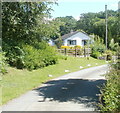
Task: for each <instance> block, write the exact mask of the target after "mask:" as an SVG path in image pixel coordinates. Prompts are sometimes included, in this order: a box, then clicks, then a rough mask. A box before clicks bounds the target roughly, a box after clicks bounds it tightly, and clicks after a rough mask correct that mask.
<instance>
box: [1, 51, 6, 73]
mask: <svg viewBox="0 0 120 113" xmlns="http://www.w3.org/2000/svg"><path fill="white" fill-rule="evenodd" d="M6 65H7V64H6V57H5V56H4V53H3V52H2V51H0V74H5V73H6V72H7V70H6Z"/></svg>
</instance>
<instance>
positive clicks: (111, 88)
mask: <svg viewBox="0 0 120 113" xmlns="http://www.w3.org/2000/svg"><path fill="white" fill-rule="evenodd" d="M118 56H119V59H118V61H117V62H116V63H113V64H111V66H110V72H109V73H108V74H106V75H105V77H106V79H107V82H106V84H105V85H104V86H103V87H102V88H101V104H100V108H101V111H102V112H103V113H104V112H108V113H119V112H120V53H118Z"/></svg>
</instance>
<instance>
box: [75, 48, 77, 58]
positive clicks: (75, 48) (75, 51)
mask: <svg viewBox="0 0 120 113" xmlns="http://www.w3.org/2000/svg"><path fill="white" fill-rule="evenodd" d="M76 56H77V49H76V47H75V57H76Z"/></svg>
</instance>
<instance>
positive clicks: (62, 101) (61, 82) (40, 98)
mask: <svg viewBox="0 0 120 113" xmlns="http://www.w3.org/2000/svg"><path fill="white" fill-rule="evenodd" d="M107 70H108V66H107V65H102V66H97V67H92V68H88V69H83V70H80V71H77V72H73V73H69V74H66V75H64V76H61V77H58V78H56V79H53V80H51V81H48V82H46V83H44V84H43V85H42V86H41V87H39V88H37V89H34V90H32V91H29V92H27V93H26V94H23V95H22V96H21V97H19V98H17V99H14V100H12V101H10V102H8V103H7V104H6V105H4V106H2V110H3V111H94V110H96V104H97V103H98V96H97V94H99V93H100V92H99V88H98V86H100V85H102V84H103V83H105V78H104V76H101V75H103V74H105V73H106V72H107Z"/></svg>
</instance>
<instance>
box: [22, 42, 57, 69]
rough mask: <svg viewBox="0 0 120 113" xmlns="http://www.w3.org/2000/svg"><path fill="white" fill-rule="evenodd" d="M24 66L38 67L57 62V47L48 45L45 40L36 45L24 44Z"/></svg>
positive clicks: (28, 67) (29, 67)
mask: <svg viewBox="0 0 120 113" xmlns="http://www.w3.org/2000/svg"><path fill="white" fill-rule="evenodd" d="M23 51H24V52H25V56H24V67H26V68H27V69H31V70H32V69H37V68H41V67H45V66H48V65H52V64H56V63H57V56H56V51H55V48H53V47H50V46H48V44H46V43H45V42H41V43H37V44H36V47H33V46H30V45H24V46H23Z"/></svg>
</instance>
